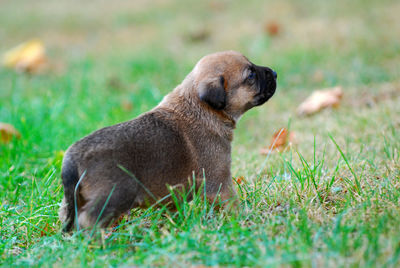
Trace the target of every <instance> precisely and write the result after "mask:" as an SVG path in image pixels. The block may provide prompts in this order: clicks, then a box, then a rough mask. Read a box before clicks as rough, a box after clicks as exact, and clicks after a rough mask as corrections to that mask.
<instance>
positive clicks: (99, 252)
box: [0, 0, 400, 267]
mask: <svg viewBox="0 0 400 268" xmlns="http://www.w3.org/2000/svg"><path fill="white" fill-rule="evenodd" d="M399 13H400V2H399V1H394V0H383V1H368V0H366V1H362V0H356V1H344V0H339V1H311V0H301V1H294V0H284V1H274V2H273V1H228V0H224V1H218V2H214V1H172V0H157V1H151V2H150V1H145V0H137V1H122V0H118V1H113V2H112V3H111V2H108V1H104V0H103V1H102V0H96V1H88V2H77V1H44V0H38V1H29V0H19V1H12V0H9V1H1V3H0V25H1V26H2V27H1V29H0V40H1V42H0V53H4V52H5V51H7V50H8V49H9V48H12V47H13V46H15V45H17V44H19V43H21V42H23V41H26V40H29V39H31V38H39V39H40V40H42V41H43V42H44V44H45V45H46V48H47V57H48V59H49V62H50V66H51V68H49V69H48V70H47V71H46V72H44V73H41V74H25V73H18V72H15V71H14V70H10V69H6V68H1V69H0V81H1V82H0V122H4V123H9V124H12V125H13V126H14V127H15V128H16V129H17V130H18V131H19V132H20V133H21V138H20V139H13V140H12V141H11V142H10V143H7V144H5V143H3V144H1V143H0V265H1V266H13V267H19V266H21V267H22V266H27V265H30V266H40V267H42V266H55V267H64V266H66V267H76V266H85V267H86V266H113V267H114V266H122V267H128V266H129V267H130V266H167V267H191V266H192V267H206V266H256V267H265V266H271V267H274V266H279V267H280V266H294V267H303V266H304V267H311V266H312V267H326V266H330V267H337V266H344V267H359V266H361V267H376V266H379V267H381V266H385V267H396V266H397V267H398V266H399V265H400V227H399V222H400V206H399V205H400V16H399V15H398V14H399ZM271 25H272V26H271ZM271 27H273V28H274V27H275V30H276V31H277V33H276V34H274V33H271V29H270V28H271ZM228 49H233V50H238V51H240V52H242V53H243V54H245V55H246V56H247V57H248V58H249V59H250V60H251V61H253V62H254V63H256V64H258V65H265V66H269V67H271V68H273V69H274V70H276V71H277V73H278V88H277V91H276V93H275V95H274V97H273V98H272V99H271V100H270V101H268V102H267V103H266V104H265V105H263V106H261V107H258V108H254V109H252V110H251V111H249V112H248V113H246V114H245V115H244V117H243V118H242V119H241V120H240V121H239V123H238V124H237V129H236V130H235V131H236V132H235V137H234V142H233V154H232V176H233V177H234V178H239V177H243V178H244V179H245V182H242V183H241V184H237V189H238V192H239V195H240V200H241V203H240V205H239V207H238V208H237V210H235V211H231V212H225V211H218V210H214V209H213V207H212V205H211V204H206V203H204V202H203V201H202V199H201V198H199V197H198V196H197V197H198V198H196V199H195V200H194V201H192V202H183V203H180V209H179V210H178V211H177V212H176V213H173V212H170V211H166V210H165V209H164V208H150V209H148V210H144V209H142V210H140V209H139V210H134V211H132V213H131V216H130V218H129V219H125V220H124V221H123V222H122V224H121V225H120V226H119V227H118V228H117V229H116V230H115V231H114V232H113V233H112V234H109V233H105V232H103V231H99V230H96V231H93V232H83V233H82V232H77V233H74V234H72V235H64V234H62V233H61V231H60V230H61V223H60V221H59V220H58V208H59V205H60V202H61V199H62V195H63V190H62V187H61V180H60V169H61V161H62V157H63V152H64V151H65V150H66V149H67V148H68V146H69V145H70V144H72V143H73V142H74V141H76V140H78V139H80V138H81V137H83V136H84V135H87V134H89V133H90V132H92V131H94V130H96V129H98V128H101V127H104V126H108V125H112V124H116V123H118V122H122V121H126V120H129V119H131V118H134V117H136V116H138V115H139V114H141V113H143V112H145V111H148V110H149V109H151V108H152V107H154V106H155V105H156V104H157V103H158V102H159V101H160V100H161V99H162V97H163V96H164V95H165V94H167V93H168V92H169V91H171V90H172V89H173V88H174V87H175V86H176V85H178V84H179V83H180V81H182V80H183V79H184V77H185V75H186V74H187V73H189V72H190V70H191V68H193V66H194V64H195V63H196V62H197V60H198V59H200V58H201V57H202V56H204V55H206V54H208V53H212V52H215V51H222V50H228ZM337 85H340V86H342V87H343V91H344V96H343V100H342V102H341V104H340V106H339V107H338V108H336V109H326V110H323V111H321V112H320V113H317V114H315V115H313V116H309V117H300V116H297V115H296V108H297V107H298V105H299V104H300V103H301V102H302V101H303V100H304V99H305V98H306V97H307V96H308V95H309V94H311V92H312V91H313V90H317V89H322V88H327V87H333V86H337ZM281 127H285V128H287V129H288V130H289V131H290V132H293V133H295V135H296V139H295V142H293V144H292V146H290V147H288V148H286V149H285V150H283V151H281V152H272V153H270V154H268V155H267V156H266V155H262V154H260V152H259V151H260V149H261V148H265V147H268V145H269V144H270V142H271V137H272V136H273V134H274V133H275V132H276V131H278V130H279V129H280V128H281Z"/></svg>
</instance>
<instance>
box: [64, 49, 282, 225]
mask: <svg viewBox="0 0 400 268" xmlns="http://www.w3.org/2000/svg"><path fill="white" fill-rule="evenodd" d="M251 68H253V70H254V73H256V74H257V75H256V78H255V79H250V78H249V74H250V72H251V71H250V69H251ZM275 81H276V73H275V72H273V71H272V70H271V69H269V68H266V67H260V66H256V65H254V64H252V63H251V62H249V61H248V60H247V58H245V57H244V56H243V55H241V54H240V53H238V52H234V51H227V52H219V53H215V54H211V55H208V56H206V57H204V58H202V59H201V60H200V61H199V62H198V63H197V65H196V66H195V68H194V69H193V70H192V72H191V73H190V74H189V75H188V76H187V77H186V78H185V79H184V81H183V82H182V83H181V84H180V85H178V86H177V87H176V88H175V89H174V90H173V91H172V92H171V93H170V94H168V95H167V96H165V98H164V99H163V101H162V102H161V103H160V104H159V105H158V106H156V107H155V108H154V109H152V110H151V111H149V112H147V113H145V114H142V115H141V116H139V117H137V118H135V119H133V120H131V121H128V122H124V123H120V124H117V125H114V126H110V127H106V128H103V129H100V130H97V131H95V132H93V133H92V134H90V135H88V136H86V137H84V138H83V139H81V140H79V141H78V142H76V143H75V144H73V145H72V146H71V147H70V148H69V149H68V150H67V152H66V154H65V157H64V161H63V168H62V179H63V185H64V192H65V196H64V200H63V205H62V207H61V209H60V219H61V220H62V221H63V222H64V223H65V228H64V230H66V231H69V230H70V229H71V228H72V227H73V224H74V221H75V205H74V204H75V202H76V204H77V211H78V224H79V226H80V227H82V228H86V227H92V226H94V224H95V223H96V221H98V224H99V225H100V226H101V227H105V226H108V225H109V224H110V223H111V222H112V220H115V219H118V217H120V215H121V214H122V213H124V212H126V211H129V210H130V209H131V208H134V207H138V206H146V205H149V204H152V203H154V202H156V201H157V200H159V199H160V198H162V197H164V196H166V195H168V194H169V191H168V188H167V185H171V186H174V185H183V186H184V187H188V186H189V181H190V180H189V178H191V177H192V176H193V174H194V175H195V178H196V179H197V180H198V185H200V182H201V180H202V179H203V173H204V175H205V183H206V196H207V198H208V199H214V198H216V195H217V193H218V192H219V193H220V197H221V199H222V200H228V199H231V198H233V197H235V195H236V193H235V189H234V187H233V185H232V179H231V173H230V166H231V141H232V137H233V129H234V128H235V124H236V122H237V120H238V119H239V118H240V116H241V115H242V114H243V113H244V112H246V111H247V110H248V109H250V108H252V107H254V106H257V105H261V104H263V103H264V102H265V101H266V100H268V99H269V98H270V97H271V96H272V95H273V93H274V91H275V87H276V82H275ZM127 171H128V172H127ZM75 189H76V191H75ZM75 197H76V199H77V200H76V201H75ZM107 199H108V202H107ZM102 210H103V212H102V213H101V211H102Z"/></svg>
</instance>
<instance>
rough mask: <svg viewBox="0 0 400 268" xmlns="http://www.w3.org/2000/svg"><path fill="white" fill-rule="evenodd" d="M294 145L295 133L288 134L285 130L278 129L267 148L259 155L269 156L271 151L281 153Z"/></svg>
mask: <svg viewBox="0 0 400 268" xmlns="http://www.w3.org/2000/svg"><path fill="white" fill-rule="evenodd" d="M295 143H296V134H295V132H289V131H288V130H287V129H286V128H280V129H279V130H278V131H277V132H275V133H274V135H273V136H272V138H271V143H270V145H269V146H268V148H262V149H261V150H260V154H269V153H270V152H273V151H281V150H284V149H285V148H286V147H288V146H291V145H293V144H295Z"/></svg>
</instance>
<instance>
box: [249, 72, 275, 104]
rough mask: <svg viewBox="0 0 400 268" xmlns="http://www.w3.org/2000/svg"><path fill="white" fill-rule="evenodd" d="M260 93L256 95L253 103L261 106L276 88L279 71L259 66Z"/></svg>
mask: <svg viewBox="0 0 400 268" xmlns="http://www.w3.org/2000/svg"><path fill="white" fill-rule="evenodd" d="M257 69H258V70H257V73H258V77H259V80H258V83H259V85H258V88H259V93H258V94H257V95H256V96H255V97H254V100H253V104H254V105H255V106H259V105H262V104H264V103H265V102H266V101H267V100H269V99H270V98H271V97H272V96H273V95H274V93H275V90H276V79H277V78H278V75H277V73H276V72H275V71H274V70H272V69H270V68H268V67H259V66H257Z"/></svg>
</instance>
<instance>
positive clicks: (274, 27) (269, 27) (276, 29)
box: [264, 21, 281, 36]
mask: <svg viewBox="0 0 400 268" xmlns="http://www.w3.org/2000/svg"><path fill="white" fill-rule="evenodd" d="M264 31H265V32H266V33H267V34H268V35H269V36H276V35H278V34H279V33H280V31H281V26H280V24H278V23H277V22H275V21H270V22H267V23H265V25H264Z"/></svg>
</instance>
